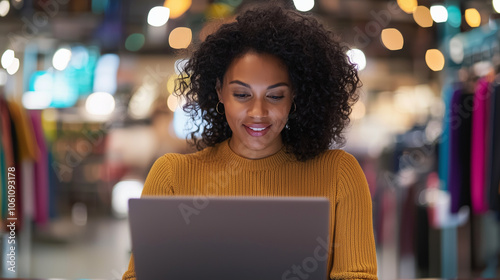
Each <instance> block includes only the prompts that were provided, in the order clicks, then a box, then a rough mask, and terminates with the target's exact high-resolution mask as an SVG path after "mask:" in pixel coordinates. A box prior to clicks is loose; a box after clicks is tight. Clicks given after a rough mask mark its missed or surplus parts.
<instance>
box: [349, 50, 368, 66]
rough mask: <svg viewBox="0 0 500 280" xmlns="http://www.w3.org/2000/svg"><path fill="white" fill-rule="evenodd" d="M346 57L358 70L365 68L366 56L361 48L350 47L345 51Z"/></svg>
mask: <svg viewBox="0 0 500 280" xmlns="http://www.w3.org/2000/svg"><path fill="white" fill-rule="evenodd" d="M347 57H349V61H350V62H351V63H352V64H355V65H356V68H357V69H358V71H361V70H363V69H365V67H366V56H365V53H364V52H363V51H362V50H359V49H350V50H348V51H347Z"/></svg>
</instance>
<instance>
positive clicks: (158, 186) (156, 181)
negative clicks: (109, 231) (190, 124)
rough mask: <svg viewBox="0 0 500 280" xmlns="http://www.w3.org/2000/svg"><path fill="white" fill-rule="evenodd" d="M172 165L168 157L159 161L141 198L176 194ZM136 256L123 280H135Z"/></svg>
mask: <svg viewBox="0 0 500 280" xmlns="http://www.w3.org/2000/svg"><path fill="white" fill-rule="evenodd" d="M171 170H172V169H171V164H170V160H169V157H168V155H164V156H162V157H160V158H159V159H157V160H156V161H155V163H154V164H153V166H152V167H151V170H150V171H149V174H148V176H147V178H146V182H144V188H143V189H142V194H141V197H143V196H164V195H172V194H173V193H174V190H173V186H172V184H171V181H170V178H171V177H170V174H171ZM135 279H136V276H135V264H134V255H133V254H131V255H130V261H129V265H128V270H127V271H126V272H125V273H124V274H123V276H122V280H135Z"/></svg>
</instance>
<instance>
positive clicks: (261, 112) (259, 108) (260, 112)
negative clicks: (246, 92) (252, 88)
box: [248, 99, 267, 118]
mask: <svg viewBox="0 0 500 280" xmlns="http://www.w3.org/2000/svg"><path fill="white" fill-rule="evenodd" d="M248 115H249V116H250V117H254V118H261V117H265V116H266V115H267V108H266V104H265V103H264V101H263V100H259V99H255V100H253V102H251V104H250V108H249V110H248Z"/></svg>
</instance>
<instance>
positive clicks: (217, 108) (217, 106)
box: [215, 101, 224, 115]
mask: <svg viewBox="0 0 500 280" xmlns="http://www.w3.org/2000/svg"><path fill="white" fill-rule="evenodd" d="M219 104H221V102H220V101H219V102H217V105H215V111H216V112H217V114H219V115H224V113H221V112H220V111H219Z"/></svg>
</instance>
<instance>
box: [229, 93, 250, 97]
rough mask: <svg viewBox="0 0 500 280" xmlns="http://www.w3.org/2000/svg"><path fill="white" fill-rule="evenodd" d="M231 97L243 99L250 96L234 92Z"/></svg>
mask: <svg viewBox="0 0 500 280" xmlns="http://www.w3.org/2000/svg"><path fill="white" fill-rule="evenodd" d="M233 96H234V97H236V98H245V97H248V96H250V94H247V93H238V92H235V93H233Z"/></svg>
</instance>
